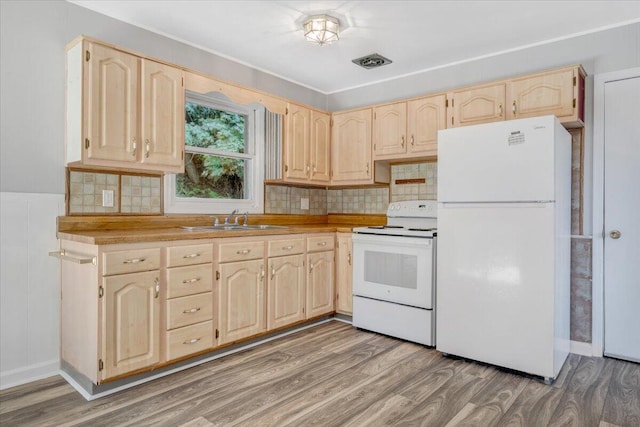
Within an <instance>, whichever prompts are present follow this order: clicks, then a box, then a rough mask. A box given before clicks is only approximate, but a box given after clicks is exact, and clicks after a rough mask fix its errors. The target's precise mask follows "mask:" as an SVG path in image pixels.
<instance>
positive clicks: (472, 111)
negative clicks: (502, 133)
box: [447, 83, 505, 127]
mask: <svg viewBox="0 0 640 427" xmlns="http://www.w3.org/2000/svg"><path fill="white" fill-rule="evenodd" d="M449 98H450V99H451V108H450V109H449V114H450V117H451V118H450V119H449V121H448V122H447V126H448V127H457V126H468V125H477V124H480V123H489V122H497V121H500V120H504V118H505V112H504V104H505V84H504V83H500V84H497V85H492V86H484V87H479V88H471V89H467V90H461V91H456V92H452V93H451V96H450V97H449Z"/></svg>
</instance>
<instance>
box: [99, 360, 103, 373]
mask: <svg viewBox="0 0 640 427" xmlns="http://www.w3.org/2000/svg"><path fill="white" fill-rule="evenodd" d="M103 369H104V362H103V361H102V359H98V371H102V370H103Z"/></svg>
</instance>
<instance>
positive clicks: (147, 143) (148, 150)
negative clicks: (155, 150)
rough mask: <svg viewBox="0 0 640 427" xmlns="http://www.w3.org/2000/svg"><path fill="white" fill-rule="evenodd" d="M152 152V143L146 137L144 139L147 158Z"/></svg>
mask: <svg viewBox="0 0 640 427" xmlns="http://www.w3.org/2000/svg"><path fill="white" fill-rule="evenodd" d="M150 152H151V144H150V143H149V140H148V139H145V141H144V156H145V157H146V158H149V153H150Z"/></svg>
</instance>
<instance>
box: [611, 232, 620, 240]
mask: <svg viewBox="0 0 640 427" xmlns="http://www.w3.org/2000/svg"><path fill="white" fill-rule="evenodd" d="M609 236H611V238H612V239H619V238H620V236H622V233H620V231H619V230H612V231H611V232H610V233H609Z"/></svg>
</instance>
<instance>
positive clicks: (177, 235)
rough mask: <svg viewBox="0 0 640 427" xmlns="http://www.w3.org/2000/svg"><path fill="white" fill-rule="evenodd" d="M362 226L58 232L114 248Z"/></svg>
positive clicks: (77, 240)
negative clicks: (138, 244)
mask: <svg viewBox="0 0 640 427" xmlns="http://www.w3.org/2000/svg"><path fill="white" fill-rule="evenodd" d="M360 226H362V225H361V224H355V225H344V224H336V225H330V224H312V225H292V226H288V228H278V229H270V230H256V229H253V230H185V229H183V228H179V227H176V228H158V229H147V230H96V231H77V232H63V231H60V232H58V238H59V239H64V240H71V241H74V242H79V243H87V244H92V245H113V244H118V243H143V242H166V241H172V240H196V239H215V238H220V237H249V236H275V235H282V234H301V233H332V232H341V233H351V231H352V229H353V227H360Z"/></svg>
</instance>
